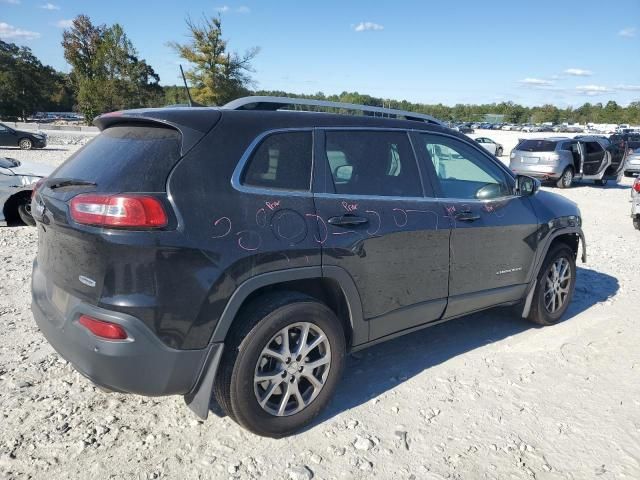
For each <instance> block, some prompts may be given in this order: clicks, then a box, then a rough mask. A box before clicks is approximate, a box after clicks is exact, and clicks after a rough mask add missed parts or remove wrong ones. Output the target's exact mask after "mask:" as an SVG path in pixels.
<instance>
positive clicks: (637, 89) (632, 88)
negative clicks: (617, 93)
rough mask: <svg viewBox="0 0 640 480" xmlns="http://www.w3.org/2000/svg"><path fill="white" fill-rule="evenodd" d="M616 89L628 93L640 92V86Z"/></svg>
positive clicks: (624, 86)
mask: <svg viewBox="0 0 640 480" xmlns="http://www.w3.org/2000/svg"><path fill="white" fill-rule="evenodd" d="M616 88H617V89H618V90H624V91H627V92H640V85H618V86H617V87H616Z"/></svg>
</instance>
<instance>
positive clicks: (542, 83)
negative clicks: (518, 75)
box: [518, 78, 553, 87]
mask: <svg viewBox="0 0 640 480" xmlns="http://www.w3.org/2000/svg"><path fill="white" fill-rule="evenodd" d="M518 83H521V84H522V85H527V86H530V87H548V86H550V85H553V82H552V81H551V80H544V79H542V78H525V79H522V80H520V81H519V82H518Z"/></svg>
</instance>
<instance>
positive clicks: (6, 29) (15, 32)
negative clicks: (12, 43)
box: [0, 22, 40, 40]
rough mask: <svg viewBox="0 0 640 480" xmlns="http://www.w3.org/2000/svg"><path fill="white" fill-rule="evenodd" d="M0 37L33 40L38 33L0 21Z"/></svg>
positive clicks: (37, 36) (38, 36) (38, 35)
mask: <svg viewBox="0 0 640 480" xmlns="http://www.w3.org/2000/svg"><path fill="white" fill-rule="evenodd" d="M0 38H2V39H4V40H35V39H36V38H40V33H38V32H31V31H29V30H23V29H21V28H18V27H14V26H13V25H9V24H8V23H5V22H0Z"/></svg>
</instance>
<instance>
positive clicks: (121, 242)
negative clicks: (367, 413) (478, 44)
mask: <svg viewBox="0 0 640 480" xmlns="http://www.w3.org/2000/svg"><path fill="white" fill-rule="evenodd" d="M241 104H242V102H241ZM266 105H268V102H267V103H266ZM407 118H411V117H410V116H409V115H407ZM407 118H405V119H399V118H380V117H373V116H353V115H339V114H327V113H309V112H294V111H266V110H265V109H264V108H254V109H253V110H248V109H242V108H240V109H232V108H224V107H223V108H171V109H149V110H137V111H125V112H117V113H115V114H107V115H104V116H102V117H100V118H99V119H98V120H97V121H96V124H97V125H98V126H99V127H100V129H101V130H102V133H101V134H100V135H99V136H98V137H97V138H96V139H95V140H93V141H92V142H90V143H89V144H87V145H86V146H85V147H84V148H82V149H81V150H79V151H78V152H77V153H76V154H74V155H73V156H72V157H71V158H69V160H67V161H66V162H65V163H64V164H63V165H61V166H60V167H59V168H58V169H57V170H56V171H55V172H54V173H53V174H52V175H51V176H50V177H48V178H47V180H46V181H45V182H44V183H43V184H41V185H40V187H39V188H38V190H37V192H36V194H35V196H34V199H33V204H32V211H33V215H34V217H35V219H36V220H37V227H38V255H37V259H36V260H35V262H34V270H33V280H32V291H33V313H34V316H35V319H36V321H37V324H38V326H39V327H40V329H41V331H42V333H43V334H44V335H45V336H46V338H47V339H48V340H49V342H50V343H51V344H52V345H53V346H54V347H55V349H56V350H57V351H58V352H59V353H60V354H61V355H62V356H63V357H64V358H65V359H67V360H68V361H70V362H71V363H72V364H73V365H74V366H75V367H76V368H77V369H78V370H79V371H80V372H81V373H82V374H84V375H85V376H87V377H88V378H89V379H91V380H92V381H93V382H95V383H96V384H99V385H101V386H103V387H104V388H106V389H109V390H115V391H120V392H132V393H137V394H142V395H175V394H180V395H184V397H185V400H186V402H187V403H188V404H189V406H190V407H191V408H192V409H193V410H194V411H195V412H196V413H197V414H198V415H200V416H201V417H203V418H206V416H207V414H208V411H209V403H210V400H211V397H212V395H215V398H216V399H217V401H218V403H219V404H220V405H221V407H222V409H223V410H224V411H225V412H226V413H227V414H228V415H229V416H230V417H231V418H233V419H234V420H236V421H237V422H238V423H240V424H241V425H243V426H244V427H246V428H248V429H249V430H251V431H253V432H255V433H258V434H260V435H266V436H272V437H280V436H284V435H287V434H291V433H292V432H295V431H297V430H299V429H300V428H301V427H302V426H304V425H305V424H307V423H309V422H310V421H311V420H312V419H313V418H314V417H316V416H317V415H318V414H319V412H320V411H321V410H322V408H323V407H324V406H325V405H326V404H327V403H328V401H329V400H330V398H331V396H332V395H333V393H334V391H335V389H336V386H337V383H338V381H339V379H340V375H341V373H342V369H343V365H344V361H345V354H346V353H347V352H349V351H354V350H357V349H361V348H364V347H366V346H369V345H372V344H374V343H377V342H380V341H383V340H386V339H390V338H393V337H397V336H399V335H402V334H406V333H410V332H413V331H416V330H417V329H420V328H423V327H426V326H430V325H434V324H437V323H440V322H443V321H445V320H449V319H452V318H455V317H459V316H461V315H466V314H468V313H471V312H476V311H479V310H482V309H486V308H489V307H493V306H496V305H518V306H519V307H520V308H519V310H518V312H519V313H521V315H522V316H523V317H526V318H528V319H530V320H532V321H534V322H536V323H538V324H541V325H549V324H553V323H555V322H557V321H558V320H559V319H560V317H561V316H562V315H563V314H564V313H565V311H566V309H567V307H568V305H569V303H570V301H571V298H572V294H573V290H574V285H575V279H576V266H575V263H576V257H577V255H578V250H579V244H580V242H581V239H582V258H583V260H584V259H585V256H586V253H585V250H584V239H583V238H582V237H583V236H582V231H581V227H580V225H581V219H580V212H579V210H578V208H577V207H576V205H575V204H574V203H572V202H570V201H568V200H566V199H564V198H563V197H561V196H557V195H554V194H551V193H548V192H544V191H539V190H538V185H539V184H538V183H537V181H536V180H533V179H531V178H529V177H516V176H514V175H513V174H512V172H510V171H509V170H508V169H507V168H505V166H504V165H503V164H502V163H501V162H500V161H498V160H497V159H496V158H495V157H493V156H491V155H490V154H489V153H488V152H487V151H485V150H484V149H483V148H482V147H480V146H479V145H477V144H476V143H475V142H473V141H472V140H470V139H469V138H468V137H466V136H465V135H462V134H459V133H456V132H454V131H452V130H449V129H447V128H444V127H442V126H439V125H437V124H435V123H436V122H429V121H424V120H423V121H417V120H416V119H410V120H409V119H407ZM418 120H419V119H418Z"/></svg>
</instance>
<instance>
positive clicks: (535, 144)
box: [516, 140, 556, 152]
mask: <svg viewBox="0 0 640 480" xmlns="http://www.w3.org/2000/svg"><path fill="white" fill-rule="evenodd" d="M555 149H556V142H552V141H550V140H523V141H522V142H520V143H519V144H518V146H517V147H516V150H524V151H525V152H553V151H554V150H555Z"/></svg>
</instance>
